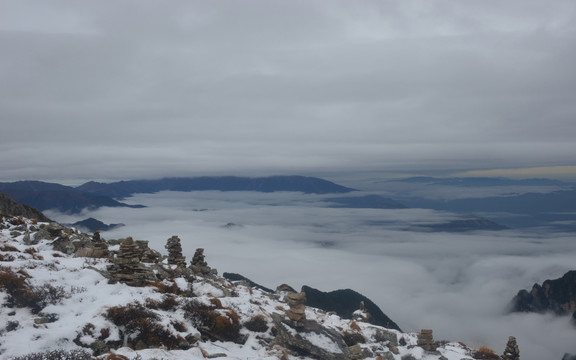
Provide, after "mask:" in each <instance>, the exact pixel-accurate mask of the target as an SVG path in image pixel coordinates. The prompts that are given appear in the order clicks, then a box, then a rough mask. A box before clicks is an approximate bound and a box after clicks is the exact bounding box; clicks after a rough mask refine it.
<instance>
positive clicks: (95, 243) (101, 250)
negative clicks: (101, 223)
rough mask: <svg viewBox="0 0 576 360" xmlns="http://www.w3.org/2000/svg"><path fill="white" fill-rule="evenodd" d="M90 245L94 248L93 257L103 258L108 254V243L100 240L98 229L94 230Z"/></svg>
mask: <svg viewBox="0 0 576 360" xmlns="http://www.w3.org/2000/svg"><path fill="white" fill-rule="evenodd" d="M92 247H93V248H94V252H93V257H98V258H103V257H108V256H109V255H110V251H108V244H107V243H106V241H104V240H102V238H101V237H100V232H99V231H98V230H96V231H94V235H92Z"/></svg>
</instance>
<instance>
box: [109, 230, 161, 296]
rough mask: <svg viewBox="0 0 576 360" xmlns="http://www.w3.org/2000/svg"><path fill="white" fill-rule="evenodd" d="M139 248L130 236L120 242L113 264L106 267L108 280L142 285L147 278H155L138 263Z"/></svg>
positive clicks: (150, 271)
mask: <svg viewBox="0 0 576 360" xmlns="http://www.w3.org/2000/svg"><path fill="white" fill-rule="evenodd" d="M141 253H142V252H141V250H140V248H139V247H138V245H136V243H134V240H133V239H132V238H131V237H127V238H126V239H125V240H124V241H123V242H122V243H121V244H120V250H119V251H118V255H117V257H116V258H115V259H114V260H113V262H114V264H112V265H109V266H108V267H107V270H108V274H109V275H110V282H112V283H115V282H122V283H125V284H127V285H130V286H144V285H146V282H147V280H155V275H154V273H153V272H152V270H150V269H149V268H147V267H146V266H144V265H142V264H141V263H140V257H141Z"/></svg>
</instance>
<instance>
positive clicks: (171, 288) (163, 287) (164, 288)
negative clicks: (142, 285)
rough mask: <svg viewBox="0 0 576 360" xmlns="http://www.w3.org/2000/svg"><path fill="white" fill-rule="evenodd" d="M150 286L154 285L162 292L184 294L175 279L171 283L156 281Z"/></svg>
mask: <svg viewBox="0 0 576 360" xmlns="http://www.w3.org/2000/svg"><path fill="white" fill-rule="evenodd" d="M148 285H149V286H153V287H155V288H156V289H158V292H159V293H161V294H174V295H182V290H180V288H179V287H178V285H177V284H176V282H175V281H171V284H170V285H168V284H166V283H164V282H162V281H154V282H150V283H149V284H148Z"/></svg>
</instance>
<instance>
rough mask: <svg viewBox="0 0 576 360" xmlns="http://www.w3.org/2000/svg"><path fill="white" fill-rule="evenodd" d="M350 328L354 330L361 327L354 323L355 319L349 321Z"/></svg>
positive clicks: (358, 329)
mask: <svg viewBox="0 0 576 360" xmlns="http://www.w3.org/2000/svg"><path fill="white" fill-rule="evenodd" d="M350 329H352V330H355V331H360V330H362V329H360V326H358V324H357V323H356V321H352V322H351V323H350Z"/></svg>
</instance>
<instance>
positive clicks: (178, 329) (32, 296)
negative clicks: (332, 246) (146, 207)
mask: <svg viewBox="0 0 576 360" xmlns="http://www.w3.org/2000/svg"><path fill="white" fill-rule="evenodd" d="M0 229H1V231H0V266H1V267H0V301H1V303H2V304H3V306H2V307H1V308H0V329H1V330H0V358H2V359H11V358H13V357H21V358H23V356H25V355H27V354H30V353H39V352H47V351H50V350H56V349H62V350H64V351H72V350H74V349H81V350H82V351H86V352H88V353H89V354H90V355H92V356H93V357H95V358H96V357H97V358H99V359H118V358H120V359H122V357H121V356H120V355H122V356H125V358H127V359H136V358H138V359H142V360H148V359H204V358H214V357H218V358H228V359H387V360H390V359H396V360H400V359H410V358H412V359H448V360H461V359H473V358H474V357H476V358H480V357H479V356H480V354H479V353H477V350H472V349H468V348H467V347H466V346H465V345H464V344H461V343H458V342H444V341H443V342H436V343H434V344H432V345H433V346H434V347H436V346H437V349H436V350H435V351H426V350H424V347H426V346H425V345H423V346H420V345H418V344H419V343H420V344H422V339H420V342H419V334H418V333H401V332H399V331H396V330H392V329H385V328H382V327H378V326H374V325H371V324H370V323H368V322H366V321H362V318H363V317H366V314H363V313H362V311H358V312H357V315H358V319H356V320H344V319H341V318H340V317H338V316H337V315H334V314H329V313H325V312H323V311H321V310H318V309H315V308H311V307H306V308H305V320H302V321H300V322H295V321H291V320H290V319H289V318H288V317H287V315H286V311H287V310H288V309H290V306H291V305H290V304H288V303H287V302H286V296H285V295H286V294H285V293H283V292H281V291H277V292H276V293H275V294H269V293H265V292H262V291H260V290H258V289H254V288H250V287H249V286H247V284H245V283H243V282H230V281H227V280H225V279H224V278H222V277H219V276H217V275H215V273H214V271H213V272H209V271H204V270H205V269H199V268H198V267H194V266H192V265H191V266H189V267H186V268H185V269H184V268H182V267H180V268H177V266H176V265H174V264H169V263H168V260H169V259H168V258H166V257H163V258H162V259H161V261H159V262H158V263H155V264H154V263H147V264H146V263H138V264H136V265H138V266H141V268H145V269H147V271H149V273H148V275H147V276H150V274H154V276H155V277H156V279H155V280H150V279H148V280H147V282H146V285H145V286H139V287H135V286H128V285H126V284H124V283H122V282H115V283H114V278H113V277H112V276H111V275H110V272H109V271H108V270H109V269H110V267H109V266H110V265H113V263H115V264H116V265H118V260H117V258H118V256H117V255H118V252H119V251H121V249H120V245H118V242H108V250H109V254H107V255H106V257H82V256H78V255H80V254H89V255H91V256H94V255H95V252H93V251H87V249H93V246H94V241H93V239H92V237H90V236H88V235H86V234H81V233H79V232H77V231H76V230H74V229H68V228H64V227H61V226H59V225H55V224H48V223H37V222H36V221H34V220H28V219H22V218H14V217H3V218H2V223H1V224H0ZM63 244H65V245H63ZM112 244H116V245H112ZM74 254H76V256H74ZM133 265H134V264H133ZM111 278H112V281H111V280H110V279H111ZM483 351H484V352H486V351H488V350H487V349H484V350H483ZM410 356H411V357H410Z"/></svg>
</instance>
